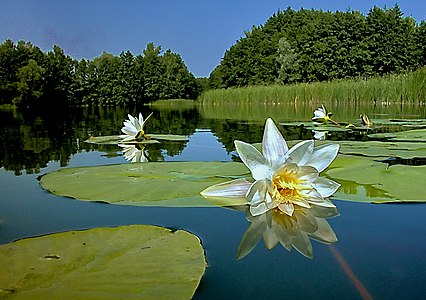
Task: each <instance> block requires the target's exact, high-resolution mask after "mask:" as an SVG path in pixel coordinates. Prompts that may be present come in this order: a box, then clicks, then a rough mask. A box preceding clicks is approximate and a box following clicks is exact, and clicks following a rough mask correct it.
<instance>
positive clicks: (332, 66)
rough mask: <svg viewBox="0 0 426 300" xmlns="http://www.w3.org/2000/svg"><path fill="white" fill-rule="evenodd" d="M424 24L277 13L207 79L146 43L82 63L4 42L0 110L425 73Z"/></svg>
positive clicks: (378, 15) (372, 16) (391, 11)
mask: <svg viewBox="0 0 426 300" xmlns="http://www.w3.org/2000/svg"><path fill="white" fill-rule="evenodd" d="M425 60H426V22H425V21H422V22H421V23H420V24H417V23H416V21H415V20H414V19H413V18H411V17H404V16H403V13H402V11H401V10H400V8H399V7H398V6H397V5H395V6H394V7H392V8H383V9H382V8H379V7H374V8H372V9H371V10H370V11H369V13H368V14H367V15H366V16H365V15H363V14H361V13H360V12H358V11H350V10H349V11H346V12H339V11H337V12H329V11H327V12H324V11H321V10H313V9H312V10H306V9H300V10H299V11H294V10H292V9H291V8H288V9H286V10H285V11H278V12H277V13H276V14H274V15H273V16H271V17H270V18H269V19H268V20H267V22H266V23H265V24H264V25H262V26H255V27H253V28H252V29H251V30H250V31H247V32H246V33H245V37H242V38H241V39H240V40H238V41H237V42H236V43H235V44H234V45H233V46H231V47H230V49H228V50H227V51H226V52H225V54H224V57H223V58H222V60H221V62H220V63H219V64H218V66H217V67H216V68H215V69H214V70H213V72H212V73H211V74H210V77H209V78H195V77H194V76H193V75H192V74H191V72H190V71H189V70H188V68H187V67H186V65H185V63H184V62H183V60H182V58H181V57H180V55H179V54H176V53H173V52H172V51H171V50H167V51H165V52H163V51H162V50H161V47H160V46H155V45H154V44H153V43H148V44H147V46H146V49H145V50H143V53H141V54H139V55H133V54H132V53H131V52H129V51H126V52H122V53H121V54H120V55H119V56H114V55H112V54H109V53H105V52H104V53H102V54H101V55H100V56H99V57H96V58H94V59H93V60H86V59H82V60H80V61H78V60H76V59H73V58H72V57H70V56H68V55H66V54H65V53H64V51H63V50H62V49H61V48H60V47H59V46H54V47H53V49H52V50H51V51H49V52H47V53H44V52H42V51H41V50H40V49H39V48H38V47H37V46H35V45H32V44H31V43H30V42H25V41H19V42H17V43H14V42H13V41H11V40H6V41H4V42H3V43H2V44H0V105H5V104H6V105H14V106H16V107H39V106H50V107H51V106H54V105H67V106H81V105H123V104H124V105H128V104H136V105H140V104H144V103H148V102H151V101H155V100H158V99H196V98H197V97H198V96H199V95H200V94H201V93H202V92H203V91H204V90H206V89H210V88H214V89H218V88H230V87H245V86H255V85H272V84H275V85H276V84H278V85H286V84H293V83H301V82H318V81H330V80H333V79H342V78H360V77H362V78H369V77H370V76H383V75H385V74H398V73H402V72H405V71H412V70H417V69H419V68H421V67H422V66H425Z"/></svg>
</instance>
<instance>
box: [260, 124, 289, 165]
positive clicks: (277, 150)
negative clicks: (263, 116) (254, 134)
mask: <svg viewBox="0 0 426 300" xmlns="http://www.w3.org/2000/svg"><path fill="white" fill-rule="evenodd" d="M262 152H263V155H264V156H265V158H266V160H267V161H268V163H269V165H270V166H271V167H272V168H273V169H274V168H275V167H278V166H279V165H281V164H282V163H283V162H284V160H285V154H286V153H287V152H288V147H287V143H286V141H285V139H284V137H283V136H282V134H281V132H280V131H279V130H278V128H277V126H276V125H275V124H274V121H272V119H271V118H268V119H267V120H266V125H265V130H264V133H263V140H262Z"/></svg>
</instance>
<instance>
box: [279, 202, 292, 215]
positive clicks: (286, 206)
mask: <svg viewBox="0 0 426 300" xmlns="http://www.w3.org/2000/svg"><path fill="white" fill-rule="evenodd" d="M278 208H279V209H280V210H281V211H282V212H284V213H286V214H287V215H289V216H292V215H293V212H294V205H293V204H292V203H281V204H278Z"/></svg>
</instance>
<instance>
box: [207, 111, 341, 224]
mask: <svg viewBox="0 0 426 300" xmlns="http://www.w3.org/2000/svg"><path fill="white" fill-rule="evenodd" d="M235 146H236V149H237V152H238V154H239V155H240V158H241V160H242V161H243V163H244V164H245V165H246V166H247V167H248V168H249V169H250V171H251V175H252V177H253V182H252V181H249V180H246V179H236V180H234V181H231V182H226V183H222V184H218V185H214V186H211V187H209V188H207V189H205V190H204V191H202V192H201V195H203V196H205V197H221V198H223V197H239V198H241V197H245V198H246V200H247V203H248V205H249V206H250V213H251V214H252V215H253V216H257V215H261V214H263V213H265V212H267V211H269V210H271V209H275V208H277V209H279V210H280V211H282V212H284V213H285V214H287V215H289V216H291V215H292V214H293V212H294V210H295V206H300V207H305V208H310V207H311V205H317V206H323V207H335V206H334V204H333V203H332V202H331V201H330V200H329V199H328V198H329V197H330V196H331V195H333V194H334V193H335V192H336V191H337V189H338V188H339V186H340V184H338V183H337V182H335V181H333V180H330V179H327V178H324V177H320V176H319V173H320V172H322V171H323V170H324V169H326V168H327V167H328V166H329V165H330V163H331V162H332V161H333V160H334V159H335V157H336V156H337V153H338V151H339V145H335V144H330V145H323V146H320V147H317V148H314V141H313V140H307V141H303V142H300V143H298V144H297V145H295V146H294V147H293V148H291V149H290V150H289V149H288V147H287V143H286V141H285V139H284V137H283V136H282V135H281V133H280V131H279V130H278V128H277V127H276V126H275V124H274V122H273V121H272V119H268V120H267V121H266V125H265V130H264V135H263V140H262V152H263V154H262V153H260V151H259V150H257V149H256V148H255V147H254V146H253V145H251V144H247V143H245V142H242V141H235Z"/></svg>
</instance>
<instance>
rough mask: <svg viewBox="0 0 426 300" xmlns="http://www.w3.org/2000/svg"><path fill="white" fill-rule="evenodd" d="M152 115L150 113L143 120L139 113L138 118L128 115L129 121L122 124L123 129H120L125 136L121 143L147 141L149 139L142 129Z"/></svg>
mask: <svg viewBox="0 0 426 300" xmlns="http://www.w3.org/2000/svg"><path fill="white" fill-rule="evenodd" d="M152 114H153V113H151V114H150V115H149V116H148V117H147V118H146V119H145V120H144V118H143V116H142V114H141V113H139V117H138V118H136V117H133V116H132V115H130V114H128V118H129V119H128V120H125V121H124V122H123V124H124V126H123V128H121V131H122V132H123V133H124V134H125V136H124V138H123V140H122V142H128V141H133V140H134V141H142V140H145V139H149V137H148V136H147V135H146V133H145V131H144V127H145V125H146V122H147V121H148V119H149V118H150V117H151V116H152Z"/></svg>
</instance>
